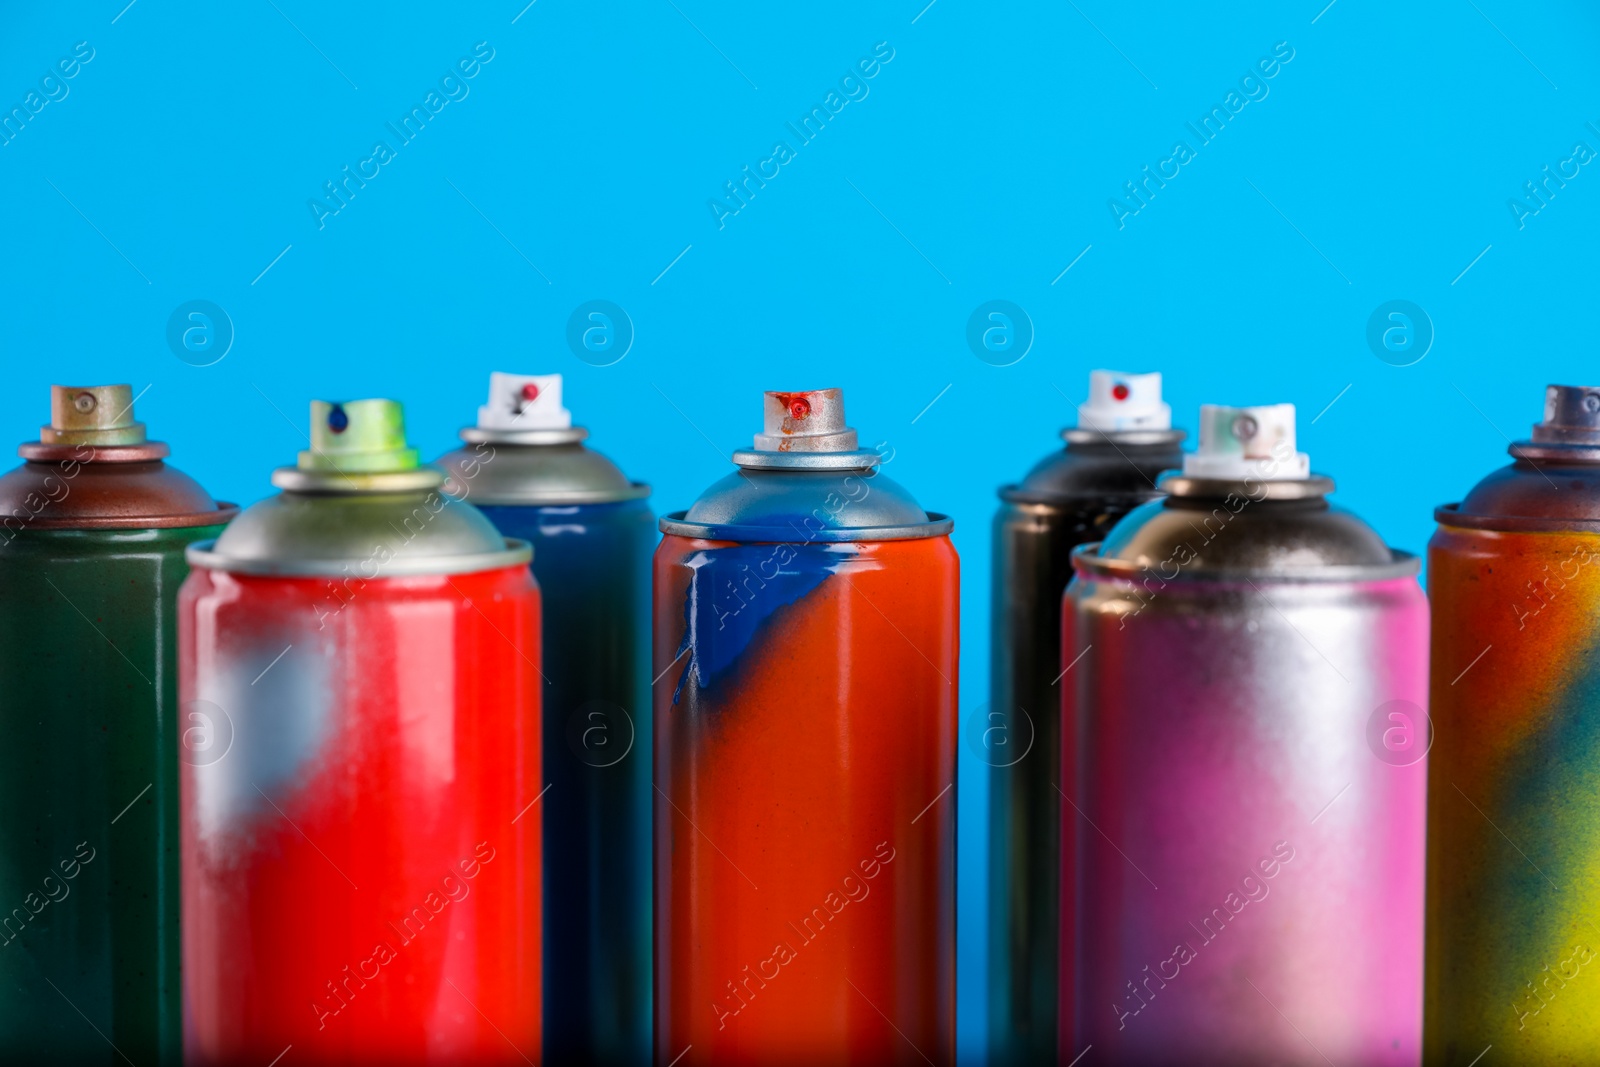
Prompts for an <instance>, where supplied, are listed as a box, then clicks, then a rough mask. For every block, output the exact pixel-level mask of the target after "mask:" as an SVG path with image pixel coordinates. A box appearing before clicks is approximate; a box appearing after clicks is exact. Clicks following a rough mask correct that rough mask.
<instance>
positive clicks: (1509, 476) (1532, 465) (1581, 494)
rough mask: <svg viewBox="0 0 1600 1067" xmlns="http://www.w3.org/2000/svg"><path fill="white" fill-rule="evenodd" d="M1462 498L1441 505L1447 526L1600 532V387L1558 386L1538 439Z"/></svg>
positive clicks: (1438, 515)
mask: <svg viewBox="0 0 1600 1067" xmlns="http://www.w3.org/2000/svg"><path fill="white" fill-rule="evenodd" d="M1507 451H1508V452H1510V453H1511V457H1512V459H1513V461H1514V462H1512V463H1511V465H1510V466H1506V467H1501V468H1500V469H1499V470H1496V471H1492V472H1490V473H1489V474H1488V475H1486V476H1485V477H1484V479H1483V480H1482V481H1480V482H1479V483H1478V484H1477V485H1475V486H1473V487H1472V490H1471V492H1469V493H1468V494H1467V496H1466V499H1464V500H1462V501H1461V502H1460V503H1459V504H1446V505H1443V506H1442V507H1439V508H1437V509H1435V510H1434V513H1433V517H1434V520H1435V521H1437V522H1438V523H1439V524H1440V525H1442V526H1456V527H1464V528H1467V529H1478V530H1505V531H1528V532H1539V531H1555V530H1576V531H1586V532H1600V388H1592V387H1582V386H1570V385H1551V386H1547V387H1546V389H1545V399H1544V421H1542V422H1540V423H1538V424H1537V425H1535V426H1534V428H1533V437H1532V440H1528V441H1517V442H1515V443H1514V444H1512V445H1511V446H1510V447H1509V448H1508V449H1507Z"/></svg>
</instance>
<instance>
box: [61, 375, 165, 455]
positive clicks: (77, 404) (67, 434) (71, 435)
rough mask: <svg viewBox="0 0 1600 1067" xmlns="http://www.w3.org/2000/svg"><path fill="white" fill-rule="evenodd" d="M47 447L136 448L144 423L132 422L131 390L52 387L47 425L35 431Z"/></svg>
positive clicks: (97, 387)
mask: <svg viewBox="0 0 1600 1067" xmlns="http://www.w3.org/2000/svg"><path fill="white" fill-rule="evenodd" d="M39 440H40V441H41V442H43V443H44V444H47V445H139V444H143V443H144V442H145V440H146V438H145V433H144V423H142V422H135V421H134V418H133V387H132V386H128V385H90V386H78V385H52V386H51V387H50V425H48V426H41V427H40V428H39Z"/></svg>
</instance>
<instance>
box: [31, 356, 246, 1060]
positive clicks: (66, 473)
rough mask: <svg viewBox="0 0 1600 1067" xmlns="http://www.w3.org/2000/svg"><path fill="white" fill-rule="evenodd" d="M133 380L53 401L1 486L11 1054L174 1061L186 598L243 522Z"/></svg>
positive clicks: (55, 396)
mask: <svg viewBox="0 0 1600 1067" xmlns="http://www.w3.org/2000/svg"><path fill="white" fill-rule="evenodd" d="M133 401H134V397H133V391H132V390H131V389H130V388H129V387H128V386H126V385H106V386H96V387H91V388H78V387H69V386H59V385H58V386H53V387H52V388H51V390H50V425H48V426H45V427H42V428H41V429H40V432H39V440H37V441H34V442H31V443H28V444H24V445H22V446H21V447H20V448H19V449H18V450H17V451H18V452H19V454H20V455H21V456H22V457H23V459H24V460H26V461H27V462H25V463H24V464H23V465H22V466H21V467H18V468H17V469H15V470H13V471H11V472H10V473H8V474H6V475H5V476H4V477H3V478H0V605H3V608H0V737H3V738H4V744H5V752H6V757H5V771H4V773H3V774H0V810H4V811H5V812H6V816H5V818H4V819H0V909H3V916H0V989H3V991H4V992H3V994H0V1057H3V1058H4V1059H6V1060H7V1061H9V1062H19V1063H20V1062H28V1061H30V1060H31V1061H33V1062H41V1063H42V1062H46V1061H49V1062H72V1063H79V1062H97V1063H101V1062H110V1061H111V1060H112V1059H113V1058H114V1057H116V1055H117V1053H116V1052H115V1051H113V1048H112V1046H113V1045H114V1046H115V1047H116V1048H118V1049H121V1050H122V1052H123V1053H124V1054H126V1055H127V1056H130V1057H132V1058H134V1059H135V1060H137V1061H138V1062H140V1063H163V1064H175V1063H177V1062H178V1060H179V1056H180V1054H181V1046H180V1018H181V1011H180V1000H179V994H178V950H179V946H178V851H177V835H178V748H177V729H176V723H177V708H178V690H177V683H176V676H177V672H176V668H177V624H176V617H177V591H178V586H179V585H180V584H181V583H182V581H183V577H184V575H185V574H186V573H187V572H188V566H187V564H186V563H185V562H184V558H183V553H184V549H185V548H186V547H187V546H188V545H189V544H191V543H192V542H194V541H196V540H198V539H201V538H207V537H215V536H216V535H217V533H218V531H220V530H221V528H222V524H223V523H225V522H227V520H228V519H229V518H231V517H232V516H233V514H234V512H235V510H236V509H234V508H233V506H232V505H228V504H224V505H220V506H219V505H218V504H217V503H216V502H215V501H213V500H212V499H211V497H210V496H208V495H207V494H206V492H205V490H203V489H201V488H200V486H199V485H197V484H196V483H195V482H194V481H193V480H191V479H190V478H189V477H188V476H187V475H184V474H182V473H180V472H179V471H176V470H174V469H173V468H171V467H169V466H167V465H166V464H165V463H164V462H163V457H164V456H166V455H167V452H168V449H167V446H166V445H164V444H162V443H160V442H159V441H151V440H148V439H147V438H146V436H145V428H144V424H143V423H140V422H136V421H135V420H134V413H133Z"/></svg>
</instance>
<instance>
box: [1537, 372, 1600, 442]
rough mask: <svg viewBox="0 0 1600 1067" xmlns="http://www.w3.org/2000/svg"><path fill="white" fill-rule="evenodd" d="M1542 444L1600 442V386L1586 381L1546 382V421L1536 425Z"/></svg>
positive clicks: (1538, 438) (1538, 440) (1538, 439)
mask: <svg viewBox="0 0 1600 1067" xmlns="http://www.w3.org/2000/svg"><path fill="white" fill-rule="evenodd" d="M1533 439H1534V440H1535V441H1536V442H1538V443H1540V444H1556V443H1564V444H1596V443H1600V388H1594V387H1590V386H1583V385H1547V386H1545V389H1544V421H1543V422H1540V423H1536V424H1535V425H1534V427H1533Z"/></svg>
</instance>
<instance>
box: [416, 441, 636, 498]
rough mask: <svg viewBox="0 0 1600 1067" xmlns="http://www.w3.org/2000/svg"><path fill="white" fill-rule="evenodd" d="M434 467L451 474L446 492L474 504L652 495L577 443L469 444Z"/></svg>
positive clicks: (490, 442) (449, 453)
mask: <svg viewBox="0 0 1600 1067" xmlns="http://www.w3.org/2000/svg"><path fill="white" fill-rule="evenodd" d="M437 466H440V467H443V468H444V469H445V471H446V472H448V473H449V475H450V479H449V481H447V482H446V483H445V491H446V492H447V493H449V494H450V495H451V496H454V497H456V498H458V499H461V500H470V501H472V502H473V503H476V504H497V505H498V504H513V505H515V504H522V505H537V504H605V503H614V502H618V501H623V500H640V499H643V498H644V497H646V496H648V495H649V494H650V487H649V486H647V485H643V484H640V483H638V482H633V481H630V480H629V478H628V476H627V475H626V474H624V473H623V472H622V468H620V467H619V466H617V464H616V463H614V462H612V461H611V459H609V458H608V457H607V456H606V455H605V454H604V453H601V452H597V451H595V450H594V449H592V448H589V447H587V446H585V445H584V444H583V443H582V442H581V440H574V441H563V442H561V443H558V444H522V443H517V442H515V441H509V442H508V441H500V440H492V439H491V440H484V441H475V442H469V443H467V444H465V445H464V446H462V447H461V448H458V449H455V450H453V451H451V452H447V453H445V454H444V455H442V456H440V457H439V459H438V461H437Z"/></svg>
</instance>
